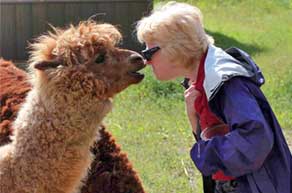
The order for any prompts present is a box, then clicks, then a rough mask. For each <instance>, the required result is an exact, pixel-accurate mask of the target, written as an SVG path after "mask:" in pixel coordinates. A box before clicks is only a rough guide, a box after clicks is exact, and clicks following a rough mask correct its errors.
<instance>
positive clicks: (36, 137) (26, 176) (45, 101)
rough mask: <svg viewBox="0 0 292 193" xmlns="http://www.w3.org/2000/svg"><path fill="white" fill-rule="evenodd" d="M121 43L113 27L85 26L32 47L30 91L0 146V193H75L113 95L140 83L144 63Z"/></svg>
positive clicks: (51, 34) (58, 33) (52, 35)
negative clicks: (9, 137)
mask: <svg viewBox="0 0 292 193" xmlns="http://www.w3.org/2000/svg"><path fill="white" fill-rule="evenodd" d="M120 39H121V35H120V33H119V31H118V30H117V29H116V28H115V27H114V26H112V25H110V24H96V23H95V22H93V21H85V22H81V23H80V24H79V25H77V26H76V27H74V26H70V27H69V28H68V29H66V30H61V29H56V28H54V32H49V33H48V34H47V35H42V36H40V37H39V38H38V39H37V40H36V42H35V43H33V44H32V45H31V48H32V52H31V56H30V60H29V71H30V82H31V84H32V89H31V90H30V91H29V92H28V94H27V97H26V99H25V102H24V104H23V106H22V107H21V109H20V110H19V112H18V115H17V118H16V120H15V122H14V124H13V129H14V135H13V139H12V142H11V143H8V144H6V145H4V146H2V147H1V148H0V188H1V189H0V193H7V192H9V193H32V192H36V193H73V192H79V191H80V187H81V180H82V179H84V177H86V173H87V169H88V168H89V166H90V163H91V161H92V155H91V153H90V146H91V145H92V144H93V142H94V140H95V139H96V138H97V139H100V135H99V133H98V132H97V131H98V128H99V127H98V125H100V124H101V121H102V119H103V118H104V117H105V115H106V114H107V113H108V112H109V111H110V110H111V108H112V97H114V95H115V94H117V93H119V92H121V91H122V90H124V89H125V88H127V87H128V86H129V85H131V84H137V83H139V82H140V81H142V79H143V77H144V76H143V75H142V74H139V73H138V72H137V71H138V70H140V69H142V68H143V67H145V65H144V62H143V59H142V57H141V56H140V55H139V54H138V53H136V52H134V51H130V50H125V49H119V48H117V47H115V45H116V44H117V43H118V42H119V41H120Z"/></svg>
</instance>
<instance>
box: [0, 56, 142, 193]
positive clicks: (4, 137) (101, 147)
mask: <svg viewBox="0 0 292 193" xmlns="http://www.w3.org/2000/svg"><path fill="white" fill-rule="evenodd" d="M0 83H1V87H0V88H1V89H0V104H1V106H0V108H1V110H0V112H1V114H0V117H1V120H0V146H1V145H4V144H7V143H9V142H11V140H10V138H9V136H10V135H11V134H12V130H13V128H12V124H11V123H12V122H13V121H14V119H15V117H16V114H17V112H18V110H19V108H20V106H21V104H22V103H23V102H24V99H25V96H26V94H27V93H28V91H29V90H30V89H31V85H30V84H29V83H28V80H27V74H26V72H24V71H23V70H21V69H19V68H16V66H15V65H14V64H13V63H12V62H9V61H5V60H2V59H0ZM101 128H102V129H99V133H100V139H99V140H96V141H95V142H94V145H93V146H92V147H91V152H92V154H93V155H94V160H93V162H92V163H91V167H90V170H89V171H88V174H87V175H88V177H87V178H86V179H85V180H84V181H83V186H82V188H81V193H125V192H128V193H145V191H144V189H143V186H142V183H141V180H140V179H139V177H138V174H137V173H136V172H135V170H134V169H133V167H132V166H131V163H130V161H129V160H128V158H127V155H126V154H125V153H123V152H121V149H120V147H119V146H118V145H117V144H116V142H115V140H114V138H113V136H112V135H111V134H110V133H109V132H108V131H106V129H105V128H104V127H101Z"/></svg>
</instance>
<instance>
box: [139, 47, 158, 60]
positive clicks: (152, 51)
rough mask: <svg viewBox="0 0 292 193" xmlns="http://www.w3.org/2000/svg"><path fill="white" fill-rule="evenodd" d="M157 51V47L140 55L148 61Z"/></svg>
mask: <svg viewBox="0 0 292 193" xmlns="http://www.w3.org/2000/svg"><path fill="white" fill-rule="evenodd" d="M159 49H160V47H158V46H157V47H153V48H150V49H147V50H143V51H142V55H143V57H144V58H145V59H146V60H147V61H149V60H151V58H152V56H153V54H155V52H157V51H158V50H159Z"/></svg>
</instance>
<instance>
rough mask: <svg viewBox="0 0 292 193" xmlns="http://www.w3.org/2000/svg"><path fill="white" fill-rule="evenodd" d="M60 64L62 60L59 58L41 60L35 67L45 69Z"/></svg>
mask: <svg viewBox="0 0 292 193" xmlns="http://www.w3.org/2000/svg"><path fill="white" fill-rule="evenodd" d="M60 64H61V62H60V61H58V60H49V61H41V62H38V63H36V64H35V65H34V68H35V69H38V70H42V71H43V70H47V69H50V68H56V67H57V66H59V65H60Z"/></svg>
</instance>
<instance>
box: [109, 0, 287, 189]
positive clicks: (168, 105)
mask: <svg viewBox="0 0 292 193" xmlns="http://www.w3.org/2000/svg"><path fill="white" fill-rule="evenodd" d="M157 2H158V1H155V3H157ZM188 2H189V3H192V4H194V5H197V6H198V7H199V8H200V9H201V10H202V12H203V14H204V22H205V28H206V30H207V31H208V33H210V34H211V35H213V37H214V38H215V41H216V45H218V46H221V47H223V48H227V47H230V46H237V47H240V48H242V49H244V50H245V51H247V52H248V53H250V54H251V55H252V57H253V58H254V60H255V61H256V62H257V63H258V65H259V66H260V67H261V69H262V71H263V73H264V75H265V78H266V84H265V85H264V86H263V87H262V89H263V91H264V93H265V95H266V96H267V98H268V100H269V102H270V104H271V106H272V107H273V109H274V111H275V114H276V115H277V117H278V119H279V122H280V124H281V125H282V127H283V128H284V132H285V134H286V137H287V138H288V140H289V143H290V144H291V140H292V138H291V137H290V136H291V134H292V78H291V77H292V28H291V26H292V19H291V18H292V9H291V8H292V3H291V1H289V0H278V1H276V0H274V1H272V0H271V1H266V0H257V1H255V0H244V1H240V0H238V1H235V0H224V1H223V0H204V1H188ZM145 74H146V79H145V80H144V81H143V82H142V83H141V84H140V85H137V86H131V87H130V88H129V89H127V90H126V91H124V92H123V93H121V94H120V95H119V96H117V97H116V100H115V107H114V110H113V112H112V113H111V114H110V115H109V116H108V117H107V118H106V120H105V122H106V124H107V126H108V129H109V130H110V131H111V132H112V133H113V134H114V136H115V137H116V139H117V141H118V143H119V144H121V145H122V148H123V150H124V151H126V152H128V155H129V158H130V160H131V161H132V162H133V164H134V167H135V168H136V169H137V171H138V172H139V175H140V177H141V179H142V181H143V183H144V186H145V188H146V190H147V191H148V192H149V193H191V192H195V193H201V192H202V183H201V177H200V174H199V172H198V171H197V169H196V168H195V166H194V165H193V163H192V161H191V159H190V157H189V150H190V148H191V146H192V145H193V143H194V139H193V137H192V134H191V131H190V129H189V125H188V121H187V118H186V114H185V110H184V101H183V95H182V93H183V89H182V88H181V87H180V85H179V84H178V83H179V81H180V80H176V81H173V82H167V83H162V82H159V81H157V80H155V79H154V78H153V76H152V73H151V71H150V69H146V70H145ZM289 135H290V136H289Z"/></svg>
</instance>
